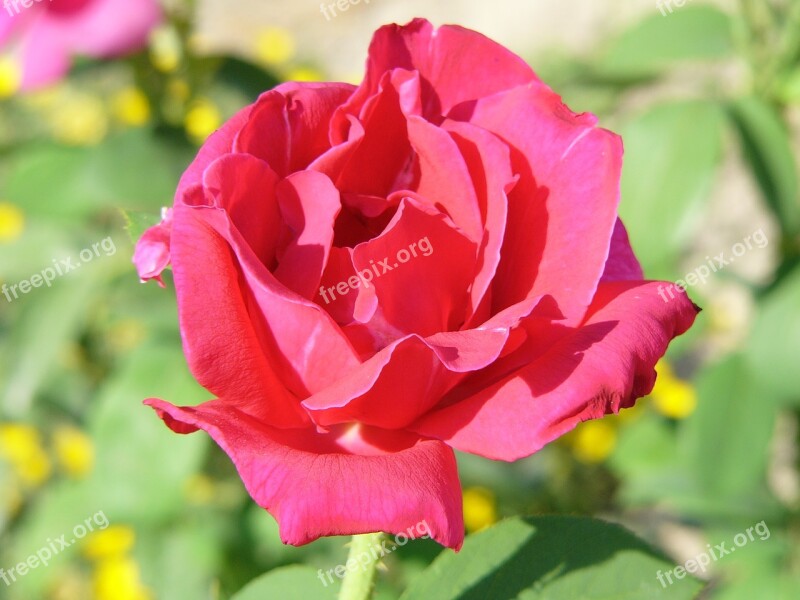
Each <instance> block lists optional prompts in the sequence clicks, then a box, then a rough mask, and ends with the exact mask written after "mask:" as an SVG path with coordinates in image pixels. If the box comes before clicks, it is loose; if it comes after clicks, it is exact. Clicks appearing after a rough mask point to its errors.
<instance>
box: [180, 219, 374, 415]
mask: <svg viewBox="0 0 800 600" xmlns="http://www.w3.org/2000/svg"><path fill="white" fill-rule="evenodd" d="M179 215H182V216H183V218H182V219H180V220H179V219H178V216H179ZM179 222H180V223H181V228H180V239H179V234H178V230H179V227H178V223H179ZM175 223H176V224H175V226H174V227H173V238H172V245H173V250H172V253H173V257H175V259H174V261H173V265H174V268H173V270H174V273H175V287H176V289H177V290H178V304H179V308H180V311H179V314H181V330H182V331H183V334H184V338H185V339H186V340H189V338H190V337H192V338H193V339H192V342H193V343H191V344H188V345H189V347H190V350H187V356H190V355H191V353H192V352H191V349H192V348H194V354H196V355H197V356H200V357H202V358H203V360H204V361H205V366H206V368H208V369H209V371H210V372H211V373H216V375H217V376H218V377H219V378H220V380H221V382H222V381H224V380H226V379H229V380H230V381H240V382H242V383H244V382H245V381H246V380H247V377H250V378H253V377H254V376H258V375H259V374H260V373H261V372H264V373H267V372H269V373H272V372H273V370H272V369H273V366H274V368H275V369H277V370H278V371H279V372H280V377H281V381H282V382H283V384H284V385H286V387H288V388H289V390H290V391H291V392H293V393H294V396H296V397H298V398H304V397H306V396H308V394H310V393H315V392H317V391H319V390H321V389H325V388H326V387H328V386H329V385H332V384H333V383H334V382H335V381H336V380H337V379H338V378H339V377H341V374H342V373H343V372H344V373H346V372H349V371H350V370H352V369H354V368H355V367H356V366H357V365H359V364H360V363H361V361H360V360H359V358H358V356H357V354H356V353H355V350H354V349H353V348H352V346H351V345H350V343H349V342H348V341H347V338H346V337H345V336H344V334H343V333H342V331H341V330H340V329H339V327H338V326H337V325H336V323H334V321H333V320H332V319H331V317H330V316H329V315H328V314H327V313H326V312H325V311H324V310H323V309H322V308H320V307H319V306H318V305H316V304H314V303H313V302H311V301H309V300H307V299H306V298H303V297H301V296H299V295H298V294H296V293H294V292H292V291H291V290H289V289H287V288H286V287H285V286H283V285H282V284H280V283H279V282H278V280H277V279H275V277H274V276H273V275H272V273H270V272H269V271H268V270H267V268H266V267H265V266H264V265H263V264H262V263H261V262H259V260H258V258H257V257H256V255H255V253H254V252H253V250H252V248H251V247H250V246H249V245H248V244H247V243H246V242H245V240H244V238H243V237H242V235H241V234H240V232H239V231H238V230H237V229H236V228H235V227H234V226H233V225H232V224H231V222H230V220H229V219H228V218H227V215H226V214H225V213H224V212H223V211H221V210H218V209H215V208H207V207H198V208H190V207H186V206H177V207H176V208H175ZM179 251H182V252H183V256H184V257H185V258H186V260H187V265H186V268H185V272H186V275H187V278H188V281H191V287H189V286H187V287H185V288H183V287H181V279H180V277H179V273H180V272H182V269H181V268H180V265H179V261H178V259H177V254H178V252H179ZM212 259H213V260H212ZM210 267H216V268H217V270H216V271H215V272H211V271H210ZM240 301H241V303H242V304H241V305H240V304H239V302H240ZM209 306H213V307H215V309H218V312H216V313H215V315H216V317H215V319H213V320H212V319H208V318H207V315H208V310H209ZM231 307H233V309H235V310H232V308H231ZM184 309H188V310H184ZM184 312H186V313H187V314H188V313H189V312H191V313H192V314H193V320H191V321H190V320H186V321H184V319H183V316H182V315H183V313H184ZM228 320H229V322H227V321H228ZM241 327H246V331H245V333H242V332H241V329H240V328H241ZM250 330H252V336H253V337H252V343H253V344H257V345H258V346H260V347H261V352H258V351H255V350H254V348H257V347H258V346H256V345H253V346H252V347H245V344H244V341H246V342H247V343H248V344H250V343H251V338H250V335H251V333H250ZM226 331H227V332H229V333H227V334H226V333H225V332H226ZM230 332H236V333H234V334H233V335H231V333H230ZM195 334H197V336H196V337H194V336H195ZM245 334H246V335H245ZM203 335H207V336H208V338H207V339H203ZM242 335H244V337H241V339H240V338H239V337H238V336H242ZM229 338H230V339H229ZM194 344H196V346H195V345H194ZM254 356H259V357H260V356H266V357H268V358H269V360H268V361H267V362H266V365H262V366H261V367H260V368H261V371H259V369H258V368H255V367H256V365H255V363H252V362H251V361H253V360H254V358H253V357H254ZM224 358H227V360H225V361H223V359H224ZM258 360H259V361H260V358H259V359H258ZM238 361H241V364H247V365H252V366H253V367H254V368H255V370H254V371H253V372H252V373H250V374H249V375H248V373H247V372H246V371H245V370H244V369H243V368H242V367H241V365H240V364H239V362H238ZM193 373H195V372H194V371H193ZM195 376H197V373H195ZM200 381H201V383H202V382H203V381H202V380H200ZM205 387H206V388H208V389H210V390H212V391H214V390H213V389H212V388H210V387H208V386H207V385H206V386H205ZM216 395H217V396H226V397H231V398H232V397H234V395H232V394H222V393H216ZM272 398H273V396H272V395H269V394H267V395H264V396H262V397H261V399H260V402H261V403H264V402H265V401H266V400H265V399H270V400H271V399H272ZM251 414H256V413H252V411H251ZM258 414H260V413H258ZM303 414H304V415H305V412H303ZM268 422H271V423H272V424H274V425H275V424H277V423H276V422H275V421H274V420H273V421H268Z"/></svg>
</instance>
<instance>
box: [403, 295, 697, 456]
mask: <svg viewBox="0 0 800 600" xmlns="http://www.w3.org/2000/svg"><path fill="white" fill-rule="evenodd" d="M659 285H661V284H659V283H658V282H650V283H646V282H614V283H604V284H601V285H600V286H599V287H598V291H597V295H596V296H595V298H594V301H593V303H592V306H591V308H590V312H589V316H588V318H587V319H586V321H585V322H584V323H583V325H581V326H580V327H578V328H577V329H576V330H575V331H574V332H573V333H572V334H570V335H568V336H566V337H564V338H562V339H561V340H559V341H558V342H557V343H556V344H555V345H554V346H553V347H552V348H551V349H550V350H549V351H548V352H547V353H546V354H545V355H543V356H542V357H540V358H539V359H537V360H535V361H533V362H532V363H531V364H530V365H528V366H527V367H525V368H523V369H521V370H520V371H519V372H517V373H514V374H513V375H510V376H508V377H506V378H504V379H503V380H501V381H499V382H498V383H496V384H495V385H493V386H491V387H489V388H487V389H485V390H483V391H481V392H478V393H477V394H475V395H474V396H472V397H470V398H467V399H465V400H463V401H461V402H458V403H456V404H453V405H451V406H448V407H446V408H444V409H441V410H438V411H436V412H433V413H431V414H429V415H427V416H425V417H423V418H422V419H420V421H419V422H418V423H416V424H414V425H411V426H409V429H411V430H413V431H416V432H418V433H419V434H420V435H424V436H429V437H435V438H438V439H441V440H443V441H444V442H446V443H447V444H449V445H450V446H452V447H454V448H457V449H459V450H462V451H464V452H469V453H472V454H480V455H482V456H486V457H488V458H493V459H500V460H508V461H513V460H517V459H519V458H522V457H525V456H528V455H530V454H533V453H534V452H536V451H537V450H539V449H540V448H542V447H543V446H544V445H545V444H547V443H548V442H550V441H552V440H554V439H556V438H557V437H559V436H561V435H563V434H565V433H566V432H567V431H569V430H570V429H572V428H573V427H575V425H577V424H578V423H579V422H581V421H586V420H588V419H596V418H599V417H602V416H603V415H604V414H606V413H609V412H615V413H616V412H618V411H619V409H620V408H627V407H629V406H632V405H633V402H634V401H635V400H636V398H638V397H641V396H644V395H645V394H648V393H649V392H650V390H651V389H652V387H653V384H654V383H655V371H654V366H655V364H656V362H657V361H658V359H659V358H660V357H661V356H662V355H663V354H664V352H665V351H666V349H667V345H668V344H669V342H670V340H671V339H672V338H673V337H675V336H677V335H680V334H682V333H683V332H684V331H686V330H687V329H688V328H689V327H690V326H691V324H692V323H693V322H694V318H695V316H696V314H697V311H698V309H697V307H696V306H694V305H693V304H692V303H691V301H690V300H689V299H688V297H687V296H686V295H685V294H684V295H683V296H678V297H676V298H675V299H674V300H671V301H670V302H664V300H663V299H662V298H661V297H660V296H659V294H658V287H659Z"/></svg>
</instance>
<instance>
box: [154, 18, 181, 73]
mask: <svg viewBox="0 0 800 600" xmlns="http://www.w3.org/2000/svg"><path fill="white" fill-rule="evenodd" d="M182 60H183V48H181V39H180V36H178V32H177V31H175V29H174V28H173V27H170V26H163V27H158V28H156V29H154V30H153V31H152V33H151V34H150V62H151V63H153V66H154V67H155V68H156V69H158V70H159V71H161V72H162V73H172V72H173V71H177V70H178V67H180V66H181V61H182Z"/></svg>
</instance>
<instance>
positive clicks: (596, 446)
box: [571, 420, 617, 464]
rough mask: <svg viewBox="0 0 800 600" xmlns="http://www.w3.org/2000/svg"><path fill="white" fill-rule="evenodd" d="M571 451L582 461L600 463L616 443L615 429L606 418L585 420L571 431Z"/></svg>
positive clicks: (609, 453)
mask: <svg viewBox="0 0 800 600" xmlns="http://www.w3.org/2000/svg"><path fill="white" fill-rule="evenodd" d="M571 442H572V452H573V454H574V455H575V458H577V459H578V460H579V461H581V462H583V463H589V464H594V463H600V462H603V461H604V460H605V459H607V458H608V457H609V456H610V455H611V453H612V452H613V451H614V447H615V446H616V445H617V430H616V429H614V426H613V425H611V424H610V423H608V422H607V421H606V420H598V421H586V422H584V423H581V424H580V425H578V427H576V428H575V430H574V431H573V433H572V436H571Z"/></svg>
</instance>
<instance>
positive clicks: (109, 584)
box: [94, 558, 153, 600]
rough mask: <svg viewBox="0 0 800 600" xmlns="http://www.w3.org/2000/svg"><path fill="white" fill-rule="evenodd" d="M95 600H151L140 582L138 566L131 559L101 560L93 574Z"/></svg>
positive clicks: (150, 596) (149, 594) (147, 591)
mask: <svg viewBox="0 0 800 600" xmlns="http://www.w3.org/2000/svg"><path fill="white" fill-rule="evenodd" d="M94 593H95V598H96V600H151V599H152V597H153V595H152V594H151V593H150V591H149V590H148V589H147V588H146V587H144V585H143V584H142V581H141V575H140V570H139V564H138V563H137V562H136V561H135V560H133V559H132V558H110V559H107V560H103V561H102V562H100V564H99V565H98V566H97V569H96V570H95V572H94Z"/></svg>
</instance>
